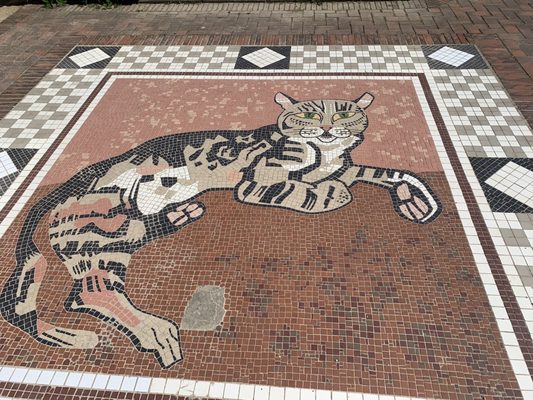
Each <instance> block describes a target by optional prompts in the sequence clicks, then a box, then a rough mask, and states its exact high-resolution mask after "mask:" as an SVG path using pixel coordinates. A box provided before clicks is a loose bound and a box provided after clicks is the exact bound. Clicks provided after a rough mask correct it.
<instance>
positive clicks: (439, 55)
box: [422, 44, 488, 69]
mask: <svg viewBox="0 0 533 400" xmlns="http://www.w3.org/2000/svg"><path fill="white" fill-rule="evenodd" d="M422 51H423V52H424V55H425V56H426V59H427V62H428V65H429V67H430V68H432V69H454V68H457V69H484V68H488V66H487V63H486V62H485V60H484V59H483V57H482V56H481V54H480V53H479V51H478V50H477V48H476V46H472V45H468V44H467V45H452V44H450V45H434V46H422Z"/></svg>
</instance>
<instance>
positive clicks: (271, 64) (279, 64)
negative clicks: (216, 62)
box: [235, 46, 291, 69]
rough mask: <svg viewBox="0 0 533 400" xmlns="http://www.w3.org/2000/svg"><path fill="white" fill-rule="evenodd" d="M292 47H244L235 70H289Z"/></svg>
mask: <svg viewBox="0 0 533 400" xmlns="http://www.w3.org/2000/svg"><path fill="white" fill-rule="evenodd" d="M290 59H291V47H290V46H268V47H265V46H243V47H241V49H240V51H239V56H238V58H237V61H236V62H235V69H289V65H290Z"/></svg>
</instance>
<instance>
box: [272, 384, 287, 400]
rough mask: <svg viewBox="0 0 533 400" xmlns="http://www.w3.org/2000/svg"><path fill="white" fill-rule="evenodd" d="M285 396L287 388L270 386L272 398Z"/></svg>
mask: <svg viewBox="0 0 533 400" xmlns="http://www.w3.org/2000/svg"><path fill="white" fill-rule="evenodd" d="M284 398H285V388H282V387H277V386H271V387H270V400H283V399H284Z"/></svg>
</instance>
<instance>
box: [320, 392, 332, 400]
mask: <svg viewBox="0 0 533 400" xmlns="http://www.w3.org/2000/svg"><path fill="white" fill-rule="evenodd" d="M316 400H331V392H330V391H329V390H317V391H316Z"/></svg>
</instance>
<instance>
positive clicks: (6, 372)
mask: <svg viewBox="0 0 533 400" xmlns="http://www.w3.org/2000/svg"><path fill="white" fill-rule="evenodd" d="M14 371H15V368H13V367H2V369H0V382H9V378H11V375H13V372H14Z"/></svg>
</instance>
